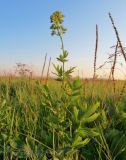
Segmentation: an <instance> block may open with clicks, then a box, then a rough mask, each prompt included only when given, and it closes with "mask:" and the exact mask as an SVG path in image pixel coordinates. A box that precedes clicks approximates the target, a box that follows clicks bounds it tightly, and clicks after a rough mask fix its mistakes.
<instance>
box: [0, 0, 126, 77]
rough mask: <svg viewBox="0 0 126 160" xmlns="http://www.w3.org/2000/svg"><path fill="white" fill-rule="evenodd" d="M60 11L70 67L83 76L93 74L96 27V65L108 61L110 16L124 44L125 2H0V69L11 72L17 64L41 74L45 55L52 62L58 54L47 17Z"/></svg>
mask: <svg viewBox="0 0 126 160" xmlns="http://www.w3.org/2000/svg"><path fill="white" fill-rule="evenodd" d="M56 10H60V11H62V12H63V14H64V15H65V23H64V25H65V26H66V28H67V29H68V32H67V33H66V35H65V36H64V41H65V47H66V49H67V50H68V51H69V53H70V56H69V57H70V58H69V59H70V62H69V64H70V65H74V66H78V68H79V70H80V72H81V71H82V70H83V72H84V73H83V74H84V76H89V75H90V74H91V71H92V65H93V63H92V62H93V55H94V48H95V25H96V24H98V26H99V35H100V39H99V51H98V63H99V64H100V63H102V62H104V60H105V58H107V53H108V51H109V47H110V46H112V45H113V44H114V43H115V42H116V39H115V34H114V31H113V29H112V26H111V22H110V20H109V17H108V12H111V13H112V15H113V17H114V19H115V22H116V25H117V27H118V30H119V33H120V37H121V39H122V42H123V43H124V44H126V0H0V68H1V70H3V69H10V68H12V69H13V66H14V65H15V63H16V62H22V63H26V64H29V65H32V66H33V68H34V69H35V70H39V71H40V70H41V66H42V64H43V59H44V56H45V53H46V52H47V53H48V58H49V57H52V61H53V62H54V63H55V58H56V57H57V56H58V55H59V53H60V41H59V39H58V37H51V35H50V15H51V14H52V13H53V12H54V11H56Z"/></svg>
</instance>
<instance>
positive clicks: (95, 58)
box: [93, 25, 98, 79]
mask: <svg viewBox="0 0 126 160" xmlns="http://www.w3.org/2000/svg"><path fill="white" fill-rule="evenodd" d="M97 51H98V25H96V45H95V54H94V75H93V79H96V62H97Z"/></svg>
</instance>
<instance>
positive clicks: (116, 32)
mask: <svg viewBox="0 0 126 160" xmlns="http://www.w3.org/2000/svg"><path fill="white" fill-rule="evenodd" d="M109 18H110V20H111V22H112V25H113V28H114V30H115V34H116V37H117V41H118V42H119V46H120V48H121V52H122V54H123V57H124V59H125V61H126V54H125V51H124V49H123V46H122V43H121V40H120V37H119V33H118V31H117V28H116V26H115V23H114V20H113V18H112V16H111V13H109Z"/></svg>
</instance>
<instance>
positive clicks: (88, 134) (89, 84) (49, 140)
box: [0, 78, 126, 160]
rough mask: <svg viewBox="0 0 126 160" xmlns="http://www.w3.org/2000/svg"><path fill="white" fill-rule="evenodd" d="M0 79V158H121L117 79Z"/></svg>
mask: <svg viewBox="0 0 126 160" xmlns="http://www.w3.org/2000/svg"><path fill="white" fill-rule="evenodd" d="M71 85H72V87H71V88H70V86H69V87H68V86H67V87H65V88H64V89H63V87H62V82H57V81H56V80H49V81H48V84H46V85H45V84H43V83H40V82H39V81H37V80H30V81H29V79H28V80H27V79H26V78H25V79H23V78H20V79H13V80H9V79H8V78H5V79H1V80H0V106H1V108H0V158H1V159H6V160H7V159H8V160H11V159H31V160H37V159H38V160H39V159H43V160H44V159H46V158H47V157H48V159H49V156H50V157H53V158H54V159H69V160H72V159H89V160H91V159H96V160H98V159H109V160H110V159H111V160H113V159H117V160H118V159H119V160H120V159H121V160H125V159H126V142H125V138H126V109H125V105H126V100H125V95H126V92H125V91H124V92H123V95H122V96H121V97H120V93H121V89H122V87H123V85H124V82H123V81H117V82H116V92H115V94H114V93H113V84H112V81H109V82H108V81H107V80H99V81H95V82H94V81H92V80H85V81H81V80H72V81H71Z"/></svg>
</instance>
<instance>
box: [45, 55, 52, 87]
mask: <svg viewBox="0 0 126 160" xmlns="http://www.w3.org/2000/svg"><path fill="white" fill-rule="evenodd" d="M50 64H51V57H50V59H49V65H48V70H47V76H46V84H47V82H48V78H49V70H50Z"/></svg>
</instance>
